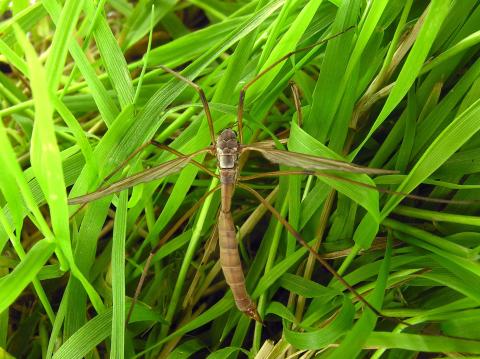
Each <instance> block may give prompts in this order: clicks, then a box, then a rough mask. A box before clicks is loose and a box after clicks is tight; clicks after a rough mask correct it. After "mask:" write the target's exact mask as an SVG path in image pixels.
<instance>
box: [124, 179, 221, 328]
mask: <svg viewBox="0 0 480 359" xmlns="http://www.w3.org/2000/svg"><path fill="white" fill-rule="evenodd" d="M219 189H220V186H217V187H215V188H213V189H212V190H210V191H208V192H207V193H205V194H204V195H203V196H202V197H201V198H200V199H199V200H198V201H197V202H196V203H195V204H194V205H193V206H192V207H191V208H190V209H189V210H188V211H187V212H185V213H184V214H183V216H182V217H180V219H179V220H178V221H177V222H176V223H175V224H174V225H173V226H172V227H171V228H170V229H169V230H168V232H167V233H165V235H164V236H163V237H162V238H161V239H160V241H159V242H158V243H157V245H156V246H155V247H154V248H153V250H152V251H151V252H150V254H149V255H148V258H147V261H146V262H145V267H144V268H143V271H142V275H141V276H140V280H139V281H138V284H137V288H135V294H134V296H133V299H132V304H131V306H130V309H129V310H128V314H127V319H126V321H125V325H126V324H128V323H129V322H130V317H131V316H132V312H133V308H134V307H135V304H136V303H137V300H138V296H139V295H140V292H141V291H142V287H143V283H144V282H145V278H146V277H147V273H148V269H149V268H150V264H151V263H152V260H153V257H154V256H155V254H156V253H157V252H158V250H159V249H160V248H161V247H162V245H163V244H164V243H165V242H166V241H168V240H169V239H170V237H171V236H173V234H174V233H175V232H176V231H177V230H178V229H179V228H180V226H181V225H182V224H183V223H184V222H185V221H186V220H187V219H189V218H190V217H191V216H192V215H193V213H195V211H196V210H197V209H198V207H200V205H201V204H202V203H203V202H204V201H205V200H206V199H207V197H208V196H210V195H211V194H212V193H214V192H216V191H218V190H219Z"/></svg>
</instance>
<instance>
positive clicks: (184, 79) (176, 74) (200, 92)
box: [158, 65, 215, 145]
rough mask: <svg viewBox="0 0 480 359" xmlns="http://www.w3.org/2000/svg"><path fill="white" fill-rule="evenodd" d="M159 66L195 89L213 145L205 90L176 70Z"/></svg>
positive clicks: (213, 136) (211, 122)
mask: <svg viewBox="0 0 480 359" xmlns="http://www.w3.org/2000/svg"><path fill="white" fill-rule="evenodd" d="M158 67H160V68H161V69H162V70H163V71H166V72H168V73H169V74H172V75H173V76H175V77H176V78H177V79H179V80H181V81H183V82H185V83H186V84H188V85H190V86H191V87H192V88H193V89H194V90H195V91H197V93H198V95H199V96H200V100H201V101H202V104H203V109H204V111H205V115H206V116H207V121H208V129H209V130H210V138H211V140H212V145H215V129H214V127H213V119H212V114H211V113H210V107H209V106H208V101H207V98H206V97H205V92H203V90H202V88H201V87H200V86H198V85H197V84H196V83H195V82H193V81H191V80H189V79H187V78H186V77H184V76H182V75H181V74H179V73H178V72H176V71H174V70H172V69H170V68H168V67H166V66H163V65H160V66H158Z"/></svg>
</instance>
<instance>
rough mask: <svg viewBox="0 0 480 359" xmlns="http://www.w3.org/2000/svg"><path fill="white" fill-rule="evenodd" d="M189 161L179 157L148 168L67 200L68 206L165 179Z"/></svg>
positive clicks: (186, 158) (187, 158)
mask: <svg viewBox="0 0 480 359" xmlns="http://www.w3.org/2000/svg"><path fill="white" fill-rule="evenodd" d="M190 159H191V158H190V157H181V158H176V159H174V160H171V161H168V162H165V163H163V164H161V165H159V166H156V167H152V168H149V169H147V170H145V171H143V172H140V173H137V174H135V175H133V176H130V177H127V178H124V179H122V180H120V181H118V182H115V183H113V184H111V185H110V186H108V187H105V188H101V189H99V190H98V191H95V192H92V193H89V194H86V195H84V196H79V197H75V198H72V199H70V200H68V204H81V203H86V202H91V201H94V200H96V199H99V198H102V197H105V196H108V195H109V194H112V193H116V192H120V191H122V190H124V189H127V188H130V187H133V186H136V185H137V184H140V183H145V182H150V181H153V180H156V179H159V178H162V177H166V176H168V175H171V174H173V173H177V172H179V171H180V170H181V169H182V168H183V167H185V166H186V165H187V164H188V163H189V162H190Z"/></svg>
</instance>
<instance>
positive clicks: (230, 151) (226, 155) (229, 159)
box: [217, 128, 240, 169]
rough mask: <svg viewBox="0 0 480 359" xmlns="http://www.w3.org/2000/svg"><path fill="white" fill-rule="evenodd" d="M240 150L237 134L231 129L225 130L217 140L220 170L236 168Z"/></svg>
mask: <svg viewBox="0 0 480 359" xmlns="http://www.w3.org/2000/svg"><path fill="white" fill-rule="evenodd" d="M239 149H240V144H239V143H238V141H237V134H236V133H235V132H234V131H233V130H231V129H229V128H227V129H225V130H223V131H222V133H221V134H220V135H219V136H218V138H217V159H218V166H219V167H220V169H228V168H234V167H235V165H236V163H237V160H238V155H239Z"/></svg>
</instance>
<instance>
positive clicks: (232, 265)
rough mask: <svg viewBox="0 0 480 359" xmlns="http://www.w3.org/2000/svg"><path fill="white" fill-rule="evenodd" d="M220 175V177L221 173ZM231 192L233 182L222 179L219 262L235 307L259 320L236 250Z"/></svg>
mask: <svg viewBox="0 0 480 359" xmlns="http://www.w3.org/2000/svg"><path fill="white" fill-rule="evenodd" d="M222 172H223V171H222ZM220 176H221V179H222V177H223V176H222V173H221V174H220ZM227 176H228V175H227ZM226 180H227V181H229V180H228V178H226ZM232 194H233V184H232V183H224V182H223V181H222V207H221V209H220V214H219V216H218V239H219V246H220V264H221V266H222V271H223V275H224V276H225V279H226V281H227V284H228V285H229V287H230V289H231V290H232V293H233V298H234V300H235V304H236V305H237V308H238V309H239V310H240V311H242V312H244V313H245V314H247V315H248V316H249V317H250V318H252V319H255V320H256V321H259V322H260V321H261V319H260V316H259V315H258V312H257V306H256V305H255V303H254V302H253V300H252V298H250V296H249V295H248V292H247V288H246V287H245V277H244V275H243V270H242V263H241V261H240V254H239V252H238V244H237V239H236V234H235V226H234V224H233V218H232V214H231V212H230V204H231V199H232Z"/></svg>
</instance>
